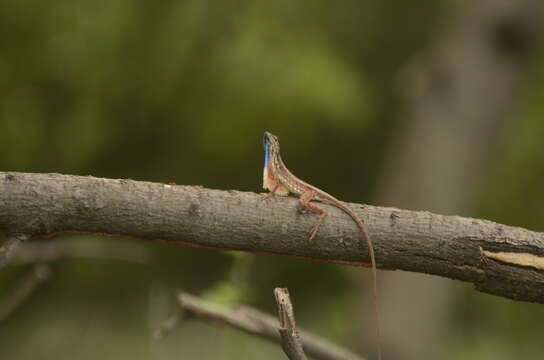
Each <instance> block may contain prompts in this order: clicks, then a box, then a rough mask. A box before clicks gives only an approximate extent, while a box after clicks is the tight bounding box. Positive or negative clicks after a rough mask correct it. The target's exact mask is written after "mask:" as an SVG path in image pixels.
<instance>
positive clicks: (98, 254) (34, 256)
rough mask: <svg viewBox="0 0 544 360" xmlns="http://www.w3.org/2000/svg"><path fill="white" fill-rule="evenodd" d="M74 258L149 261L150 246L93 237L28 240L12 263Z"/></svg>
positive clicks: (12, 259)
mask: <svg viewBox="0 0 544 360" xmlns="http://www.w3.org/2000/svg"><path fill="white" fill-rule="evenodd" d="M66 258H75V259H103V260H119V261H127V262H134V263H139V264H149V263H152V262H153V254H150V252H149V248H148V247H146V246H143V245H142V244H136V243H134V242H127V243H123V242H118V243H112V242H104V241H100V240H99V239H95V238H91V237H78V238H75V239H55V240H52V241H39V242H27V243H25V244H24V245H23V246H21V247H20V249H19V250H18V251H17V253H16V254H14V255H13V257H12V258H11V261H10V263H9V265H23V264H35V263H46V262H55V261H59V260H64V259H66Z"/></svg>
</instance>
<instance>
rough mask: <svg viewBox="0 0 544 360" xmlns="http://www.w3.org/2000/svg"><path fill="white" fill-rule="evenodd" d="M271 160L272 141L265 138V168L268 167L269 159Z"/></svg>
mask: <svg viewBox="0 0 544 360" xmlns="http://www.w3.org/2000/svg"><path fill="white" fill-rule="evenodd" d="M269 160H270V143H269V142H268V140H267V139H265V140H264V168H265V169H267V168H268V161H269Z"/></svg>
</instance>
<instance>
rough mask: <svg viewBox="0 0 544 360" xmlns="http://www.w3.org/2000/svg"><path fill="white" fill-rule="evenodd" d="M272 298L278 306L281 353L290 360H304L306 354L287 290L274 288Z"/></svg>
mask: <svg viewBox="0 0 544 360" xmlns="http://www.w3.org/2000/svg"><path fill="white" fill-rule="evenodd" d="M274 297H275V298H276V304H278V318H279V319H280V328H279V332H280V335H281V347H282V348H283V352H285V354H286V355H287V357H288V358H289V359H291V360H306V354H305V353H304V349H303V347H302V344H301V342H300V336H299V335H298V331H297V328H296V325H295V311H294V310H293V304H291V298H290V296H289V291H288V290H287V288H275V289H274Z"/></svg>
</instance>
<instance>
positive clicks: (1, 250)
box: [0, 234, 29, 269]
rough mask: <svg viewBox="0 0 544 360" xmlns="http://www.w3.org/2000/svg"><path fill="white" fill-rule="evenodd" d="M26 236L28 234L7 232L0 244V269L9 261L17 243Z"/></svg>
mask: <svg viewBox="0 0 544 360" xmlns="http://www.w3.org/2000/svg"><path fill="white" fill-rule="evenodd" d="M28 238H29V236H28V235H22V234H9V235H8V236H7V237H6V239H5V240H4V242H2V243H1V244H0V269H1V268H3V267H4V266H6V265H7V264H8V263H9V262H10V261H11V259H12V257H13V255H14V254H15V252H16V250H17V248H18V247H19V245H20V244H21V243H22V242H23V241H25V240H26V239H28Z"/></svg>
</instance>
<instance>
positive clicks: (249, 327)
mask: <svg viewBox="0 0 544 360" xmlns="http://www.w3.org/2000/svg"><path fill="white" fill-rule="evenodd" d="M178 300H179V302H180V306H181V308H182V309H183V311H184V312H185V314H186V315H191V316H194V317H196V318H198V319H203V320H208V321H212V322H216V323H221V324H227V325H229V326H232V327H234V328H236V329H239V330H242V331H244V332H246V333H249V334H252V335H256V336H259V337H262V338H264V339H267V340H270V341H272V342H275V343H278V344H279V343H281V337H280V334H279V332H278V329H279V328H280V323H279V321H278V319H277V318H275V317H273V316H271V315H268V314H265V313H263V312H261V311H259V310H257V309H255V308H252V307H249V306H240V307H238V308H235V309H230V308H226V307H221V306H218V305H214V304H210V303H208V302H206V301H204V300H202V299H200V298H198V297H195V296H192V295H190V294H187V293H183V292H182V293H179V294H178ZM169 330H171V329H169ZM299 335H300V340H301V343H302V346H303V347H304V350H305V352H306V354H308V356H309V357H311V358H313V359H317V360H364V358H363V357H361V356H360V355H357V354H355V353H353V352H351V351H349V350H347V349H345V348H342V347H340V346H338V345H336V344H333V343H331V342H330V341H328V340H326V339H324V338H322V337H319V336H316V335H313V334H311V333H308V332H306V331H304V330H299Z"/></svg>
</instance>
